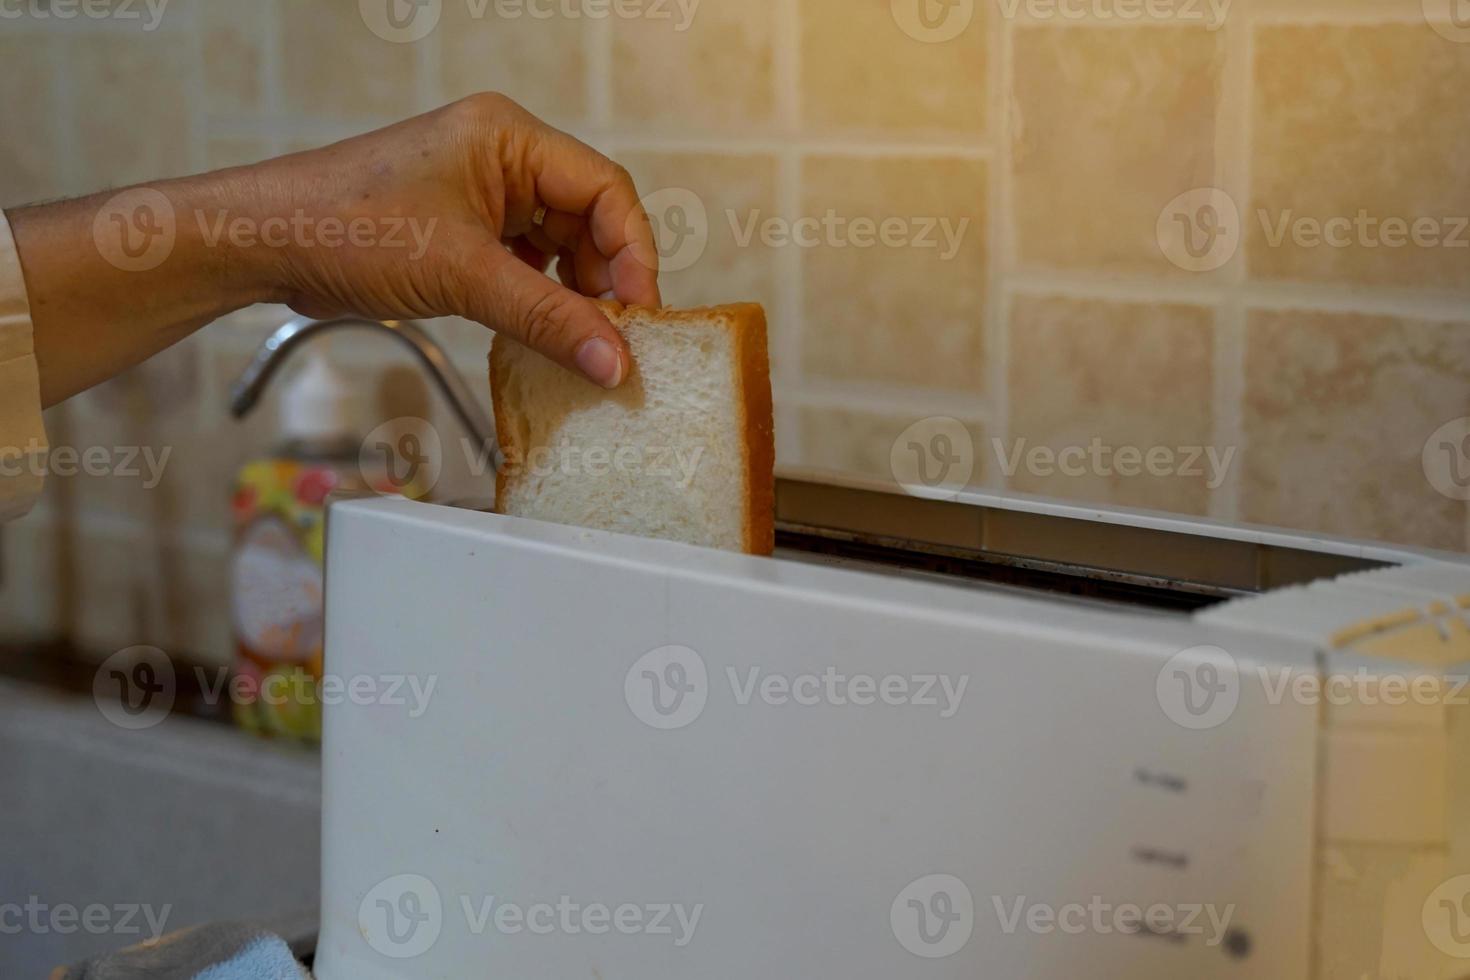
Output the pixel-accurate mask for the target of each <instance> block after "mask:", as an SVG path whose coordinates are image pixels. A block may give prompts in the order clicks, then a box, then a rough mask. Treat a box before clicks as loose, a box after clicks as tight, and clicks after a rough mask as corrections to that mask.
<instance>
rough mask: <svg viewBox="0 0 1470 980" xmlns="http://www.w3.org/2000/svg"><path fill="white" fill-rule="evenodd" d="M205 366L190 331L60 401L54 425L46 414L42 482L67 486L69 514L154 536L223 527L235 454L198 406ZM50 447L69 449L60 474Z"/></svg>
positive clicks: (236, 461)
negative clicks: (46, 461)
mask: <svg viewBox="0 0 1470 980" xmlns="http://www.w3.org/2000/svg"><path fill="white" fill-rule="evenodd" d="M206 363H207V362H206V355H205V353H204V351H203V343H202V340H201V338H200V337H199V336H198V335H195V337H194V338H191V339H190V340H188V341H186V342H184V343H182V344H179V345H176V346H174V347H172V348H170V349H169V350H167V351H165V352H163V353H162V354H159V355H157V356H155V357H153V358H152V359H150V360H148V361H145V362H144V363H143V364H141V365H139V366H138V367H136V368H133V369H132V370H130V371H127V372H125V373H123V374H121V375H119V376H118V377H116V378H114V379H112V380H111V381H108V382H106V383H104V384H102V385H99V386H98V387H96V388H93V389H91V390H90V391H88V392H86V393H84V394H82V395H79V396H78V397H76V398H74V399H72V400H71V401H69V402H67V403H65V405H64V406H61V407H60V410H61V411H64V413H65V417H64V421H63V422H59V423H53V422H51V421H50V420H48V433H49V434H50V437H51V443H52V469H53V473H52V475H51V476H50V477H48V482H49V483H52V484H61V483H65V484H67V487H66V493H67V494H68V500H69V506H70V507H71V508H72V509H73V512H75V513H87V514H93V515H106V516H108V517H113V518H126V519H130V520H131V521H133V522H135V523H136V524H137V525H138V526H139V527H142V528H146V529H149V530H150V531H151V532H153V533H156V534H161V533H166V532H168V531H170V530H171V529H180V528H194V529H209V530H217V531H223V530H227V529H228V527H229V499H230V481H231V479H232V477H233V473H234V468H235V466H237V465H238V464H239V463H240V462H243V460H241V459H237V458H236V453H237V452H238V449H237V446H236V444H235V442H234V440H232V439H231V438H230V437H229V433H227V432H222V431H220V429H219V428H218V427H217V426H214V425H210V424H208V417H207V415H206V413H205V412H204V411H203V409H204V406H203V404H202V397H203V393H204V390H205V389H204V372H205V366H206ZM54 411H55V410H54ZM58 417H59V416H58ZM215 417H217V416H215ZM63 447H64V448H63ZM58 451H67V452H69V453H71V454H73V455H72V456H71V457H70V459H71V461H70V462H69V463H67V464H66V465H67V470H68V472H65V473H63V472H61V471H60V470H58V459H59V457H58V456H57V453H58ZM88 453H91V454H92V462H90V463H89V462H88V456H87V454H88ZM55 489H57V490H60V489H61V488H60V487H56V488H55Z"/></svg>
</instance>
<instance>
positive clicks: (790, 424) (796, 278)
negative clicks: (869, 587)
mask: <svg viewBox="0 0 1470 980" xmlns="http://www.w3.org/2000/svg"><path fill="white" fill-rule="evenodd" d="M776 18H777V23H776V42H775V52H774V57H775V64H774V69H775V70H774V73H773V74H774V78H773V80H772V81H773V84H774V85H775V86H776V92H775V97H776V109H777V117H778V125H779V126H780V127H781V128H782V129H783V130H785V131H787V132H790V133H795V132H797V131H798V130H799V129H800V126H801V44H800V40H799V38H800V33H801V12H800V10H798V9H797V4H796V0H781V2H779V3H778V4H777V5H776ZM782 143H783V145H782V146H781V147H780V149H779V151H778V152H777V154H776V161H777V162H776V167H777V173H776V208H777V211H778V212H781V213H785V214H792V215H794V214H799V213H800V210H799V209H800V208H801V187H802V154H801V151H800V150H799V149H798V148H797V147H796V145H795V144H794V142H792V141H782ZM769 261H770V262H772V263H773V264H774V265H775V272H776V297H777V309H776V315H777V316H779V317H780V319H781V324H782V326H781V327H780V328H778V331H777V334H776V337H777V341H778V344H777V350H776V354H777V357H776V360H777V365H778V366H777V369H776V372H775V377H773V378H772V379H771V381H772V386H773V387H774V388H775V390H776V391H778V392H785V391H788V390H791V391H794V390H798V389H800V388H801V386H802V374H803V372H802V367H801V356H802V350H803V347H804V338H805V336H806V330H807V323H806V317H805V315H804V313H805V311H804V309H803V306H804V304H803V298H804V297H805V295H806V293H805V279H806V267H805V261H804V256H803V255H802V254H801V253H800V252H799V251H798V252H796V253H794V254H792V255H791V256H790V258H787V259H785V260H784V261H783V256H782V254H781V252H780V251H779V250H774V251H773V252H772V254H771V256H770V258H769ZM776 416H777V419H778V421H779V423H780V424H779V425H778V426H777V428H776V432H777V439H778V446H779V448H781V449H784V450H785V451H786V454H787V455H789V457H790V458H791V459H792V460H794V461H798V462H805V461H806V447H805V445H804V442H805V440H804V438H803V433H802V427H801V413H800V411H799V410H798V408H797V406H796V404H795V403H794V402H792V400H791V399H790V398H789V397H781V398H780V399H779V400H778V403H777V407H776ZM783 433H784V435H783ZM778 455H780V454H779V453H778Z"/></svg>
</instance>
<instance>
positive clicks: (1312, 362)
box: [1241, 310, 1470, 549]
mask: <svg viewBox="0 0 1470 980" xmlns="http://www.w3.org/2000/svg"><path fill="white" fill-rule="evenodd" d="M1466 415H1470V323H1441V322H1431V321H1426V320H1413V319H1399V318H1393V317H1377V316H1362V315H1353V314H1338V313H1315V312H1306V311H1280V312H1278V311H1266V310H1258V311H1255V312H1253V313H1252V314H1251V316H1250V322H1249V334H1248V343H1247V353H1246V377H1245V404H1244V424H1245V442H1246V448H1245V449H1244V450H1243V456H1244V459H1243V462H1244V464H1245V466H1244V468H1243V470H1242V473H1243V480H1242V486H1241V512H1242V517H1243V518H1244V519H1245V520H1248V521H1254V522H1258V523H1262V524H1276V525H1283V526H1286V527H1293V528H1305V529H1309V530H1314V531H1327V532H1333V533H1338V534H1346V535H1353V536H1358V537H1368V538H1380V539H1386V540H1390V541H1396V542H1399V543H1404V544H1417V545H1428V546H1431V547H1437V548H1449V549H1460V548H1463V547H1464V545H1465V504H1464V503H1463V502H1461V501H1456V500H1450V499H1448V498H1446V497H1444V496H1441V495H1440V494H1439V493H1437V492H1436V491H1435V490H1434V488H1433V487H1432V486H1431V485H1430V484H1429V481H1428V479H1427V478H1426V476H1425V473H1424V468H1423V462H1422V453H1423V448H1424V445H1425V443H1426V441H1427V440H1428V439H1429V437H1430V435H1431V434H1432V433H1433V432H1434V431H1435V430H1436V429H1437V428H1439V426H1440V425H1441V424H1443V423H1445V422H1447V421H1449V420H1451V419H1455V418H1460V417H1463V416H1466Z"/></svg>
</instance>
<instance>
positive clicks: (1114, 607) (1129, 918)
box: [316, 472, 1470, 980]
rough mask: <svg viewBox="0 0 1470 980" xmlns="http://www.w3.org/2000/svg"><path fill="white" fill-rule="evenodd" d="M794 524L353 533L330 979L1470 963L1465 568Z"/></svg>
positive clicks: (323, 949)
mask: <svg viewBox="0 0 1470 980" xmlns="http://www.w3.org/2000/svg"><path fill="white" fill-rule="evenodd" d="M776 516H777V550H776V553H775V555H774V557H771V558H760V557H752V556H747V555H739V554H729V553H724V552H717V551H711V550H707V549H701V548H695V547H690V546H687V545H683V544H677V543H672V542H667V541H657V540H646V539H640V538H632V537H626V536H621V535H617V534H611V533H605V532H601V531H593V530H587V529H583V528H577V527H565V526H558V525H551V524H545V523H540V522H536V521H529V520H524V519H517V518H510V517H504V516H499V515H496V514H493V513H488V512H482V511H480V510H477V509H474V508H473V507H449V506H438V505H432V504H425V503H419V502H414V501H409V500H402V499H387V498H382V499H360V500H346V501H342V502H338V503H335V504H334V505H333V506H332V508H331V510H330V516H329V533H328V539H327V541H328V543H327V573H326V596H327V599H326V672H327V675H328V679H329V680H335V682H336V683H337V685H338V688H339V690H341V691H342V692H344V696H343V697H341V698H339V699H335V700H334V701H331V702H328V703H327V706H326V712H325V719H324V732H323V758H324V771H323V779H324V802H323V820H324V826H323V835H322V840H323V858H322V921H321V934H320V942H319V947H318V951H317V957H316V971H317V975H318V977H320V978H321V980H388V978H401V977H414V978H417V977H423V978H456V980H458V978H469V977H484V976H488V977H515V978H531V977H548V978H574V977H583V978H589V980H615V978H626V980H674V978H687V977H700V978H703V980H723V978H737V977H738V978H741V980H745V978H749V977H753V976H754V977H772V978H777V977H782V978H784V977H790V978H798V977H799V978H812V977H824V976H826V977H845V978H850V980H867V978H874V980H876V978H884V980H892V978H895V977H908V978H935V980H939V978H945V980H949V978H961V977H965V978H975V977H987V978H1040V977H1047V978H1050V977H1125V976H1126V977H1129V978H1134V980H1148V978H1159V980H1163V978H1169V980H1175V978H1179V977H1192V978H1201V980H1203V978H1224V977H1252V978H1302V980H1307V978H1334V980H1336V978H1362V977H1372V978H1415V980H1423V978H1430V977H1453V976H1461V975H1467V974H1470V710H1467V708H1466V702H1467V700H1470V690H1467V675H1470V671H1467V669H1466V667H1465V664H1466V662H1467V661H1470V624H1467V621H1466V611H1467V608H1470V566H1467V564H1466V561H1465V560H1464V558H1462V557H1459V556H1455V555H1451V554H1441V553H1433V552H1428V551H1418V550H1411V549H1404V548H1395V547H1391V546H1386V545H1377V544H1369V543H1363V542H1352V541H1346V540H1338V539H1333V538H1329V537H1320V536H1311V535H1305V534H1296V533H1288V532H1283V531H1274V530H1266V529H1259V528H1251V527H1244V526H1240V525H1232V524H1221V523H1215V522H1210V521H1206V520H1195V519H1186V518H1178V517H1169V516H1162V515H1158V514H1151V513H1144V512H1136V511H1129V510H1122V509H1105V508H1097V507H1089V506H1082V505H1077V504H1068V503H1060V502H1056V501H1048V500H1042V499H1037V498H1030V497H1024V496H1016V495H999V494H986V493H974V492H964V493H959V494H953V495H945V496H943V497H933V498H931V497H926V496H915V495H913V494H908V493H903V492H899V491H897V490H895V489H892V488H888V487H886V486H881V485H877V484H868V483H864V482H861V481H853V480H844V479H842V478H838V477H833V476H830V475H826V474H812V473H802V472H789V473H783V474H781V475H780V478H779V479H778V486H777V515H776ZM410 690H411V691H415V692H417V693H418V696H417V697H404V696H399V697H392V696H390V694H391V693H392V692H399V693H400V694H401V693H402V692H405V691H410ZM354 692H355V693H354Z"/></svg>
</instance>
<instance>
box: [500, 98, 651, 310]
mask: <svg viewBox="0 0 1470 980" xmlns="http://www.w3.org/2000/svg"><path fill="white" fill-rule="evenodd" d="M529 162H530V165H531V168H532V174H531V177H532V178H533V180H534V181H535V185H536V195H537V197H538V198H539V199H540V200H541V201H542V202H544V203H545V204H546V205H547V206H548V207H551V208H555V209H556V210H558V211H566V212H568V213H570V214H577V215H582V216H583V217H584V218H585V219H586V221H587V227H588V230H589V231H590V233H591V235H592V243H593V244H594V245H595V246H596V247H597V251H598V252H599V253H600V254H601V255H602V256H603V257H604V258H606V259H607V260H608V264H609V266H610V267H611V269H612V277H613V291H614V293H615V294H616V295H617V298H618V300H619V301H620V302H622V303H624V304H628V305H634V304H636V305H640V306H652V307H655V308H656V307H659V306H662V305H663V303H662V300H661V299H660V297H659V291H658V247H657V245H656V244H655V242H654V237H653V225H652V224H651V223H650V222H649V220H648V214H647V212H645V211H644V210H643V204H642V202H641V201H640V200H639V198H638V190H637V188H636V187H635V186H634V185H633V178H632V176H631V175H629V173H628V171H626V170H624V169H623V168H622V167H620V166H618V165H617V164H616V163H614V162H613V161H612V160H609V159H608V158H607V157H605V156H603V155H602V154H601V153H598V152H597V151H596V150H594V149H593V148H592V147H590V146H588V145H587V144H586V143H583V142H582V141H581V140H578V139H576V138H574V137H572V136H569V135H568V134H566V133H563V132H561V131H560V130H557V129H553V128H552V127H550V126H543V127H541V128H540V129H539V131H538V133H537V142H536V145H535V147H534V149H533V152H532V153H531V154H529Z"/></svg>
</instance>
